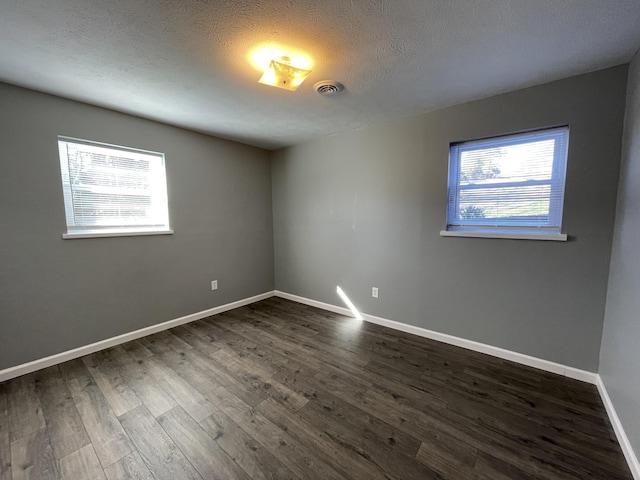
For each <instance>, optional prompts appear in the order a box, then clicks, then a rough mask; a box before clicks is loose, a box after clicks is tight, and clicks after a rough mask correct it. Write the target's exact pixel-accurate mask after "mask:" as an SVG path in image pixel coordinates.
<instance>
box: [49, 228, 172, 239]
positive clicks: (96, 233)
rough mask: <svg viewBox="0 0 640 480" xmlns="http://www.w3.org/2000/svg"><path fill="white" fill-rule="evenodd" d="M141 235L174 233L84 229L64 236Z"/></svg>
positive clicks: (170, 233) (63, 236) (68, 237)
mask: <svg viewBox="0 0 640 480" xmlns="http://www.w3.org/2000/svg"><path fill="white" fill-rule="evenodd" d="M141 235H173V230H138V231H127V230H93V231H91V230H82V231H78V232H69V233H63V234H62V238H63V239H65V240H73V239H76V238H99V237H138V236H141Z"/></svg>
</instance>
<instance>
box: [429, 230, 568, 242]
mask: <svg viewBox="0 0 640 480" xmlns="http://www.w3.org/2000/svg"><path fill="white" fill-rule="evenodd" d="M440 236H441V237H474V238H507V239H510V240H551V241H555V242H566V241H567V235H566V234H565V233H507V232H479V231H476V232H473V231H461V230H442V231H441V232H440Z"/></svg>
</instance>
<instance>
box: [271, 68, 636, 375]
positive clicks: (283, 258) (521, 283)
mask: <svg viewBox="0 0 640 480" xmlns="http://www.w3.org/2000/svg"><path fill="white" fill-rule="evenodd" d="M626 73H627V67H626V66H621V67H616V68H613V69H608V70H604V71H600V72H596V73H592V74H588V75H582V76H578V77H573V78H570V79H566V80H562V81H558V82H554V83H550V84H546V85H542V86H537V87H533V88H528V89H525V90H520V91H516V92H512V93H508V94H504V95H499V96H496V97H492V98H487V99H484V100H480V101H476V102H472V103H467V104H463V105H459V106H456V107H452V108H448V109H444V110H440V111H436V112H432V113H429V114H425V115H423V116H419V117H414V118H410V119H406V120H404V121H400V122H396V123H392V124H388V125H384V126H382V127H379V128H370V129H366V130H361V131H354V132H350V133H346V134H343V135H338V136H333V137H329V138H326V139H323V140H319V141H314V142H311V143H307V144H303V145H299V146H295V147H291V148H287V149H283V150H279V151H277V152H274V154H273V157H272V158H273V162H272V179H273V186H274V189H273V205H274V235H275V265H276V288H277V289H279V290H283V291H285V292H289V293H293V294H297V295H301V296H304V297H308V298H312V299H316V300H319V301H323V302H327V303H332V304H340V303H341V302H340V300H339V298H338V297H337V295H336V293H335V288H336V285H340V286H342V288H343V289H344V290H345V291H346V293H347V294H348V295H349V296H350V297H351V299H352V300H353V302H354V303H355V304H356V306H358V307H359V308H360V309H361V310H362V311H364V312H366V313H369V314H373V315H377V316H381V317H385V318H389V319H393V320H397V321H400V322H405V323H407V324H411V325H416V326H420V327H424V328H427V329H431V330H435V331H438V332H444V333H448V334H451V335H456V336H459V337H463V338H467V339H471V340H476V341H479V342H483V343H487V344H490V345H495V346H498V347H502V348H506V349H509V350H514V351H517V352H521V353H524V354H529V355H533V356H536V357H540V358H544V359H547V360H551V361H555V362H559V363H562V364H566V365H570V366H574V367H578V368H582V369H585V370H589V371H593V372H595V371H597V369H598V359H599V351H600V340H601V334H602V320H603V315H604V305H605V296H606V288H607V274H608V268H609V259H610V248H611V239H612V232H613V221H614V211H615V202H616V188H617V183H618V170H619V162H620V140H621V136H622V122H623V115H624V101H625V87H626ZM562 124H569V125H570V127H571V134H570V147H569V160H568V174H567V175H568V177H567V184H566V198H565V213H564V231H565V232H567V233H568V234H569V235H570V237H571V241H570V242H567V243H561V242H543V241H525V240H499V239H478V238H445V237H440V235H439V232H440V230H441V229H443V228H444V226H445V210H446V198H447V163H448V149H449V143H450V142H454V141H460V140H467V139H473V138H478V137H485V136H491V135H498V134H502V133H507V132H514V131H519V130H525V129H531V128H538V127H544V126H552V125H562ZM372 286H377V287H379V288H380V298H379V299H377V300H376V299H373V298H371V287H372Z"/></svg>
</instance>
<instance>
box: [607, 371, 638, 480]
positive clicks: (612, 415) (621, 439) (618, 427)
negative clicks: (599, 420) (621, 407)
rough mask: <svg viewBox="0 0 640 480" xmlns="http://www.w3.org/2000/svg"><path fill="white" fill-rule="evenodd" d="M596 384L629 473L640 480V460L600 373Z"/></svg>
mask: <svg viewBox="0 0 640 480" xmlns="http://www.w3.org/2000/svg"><path fill="white" fill-rule="evenodd" d="M596 385H597V387H598V392H600V397H601V398H602V403H604V408H605V409H606V410H607V415H609V420H610V421H611V426H612V427H613V431H614V432H616V437H617V438H618V443H619V444H620V448H621V449H622V453H624V458H626V459H627V463H628V464H629V469H630V470H631V475H633V478H634V480H640V461H638V457H637V456H636V454H635V452H634V451H633V447H632V446H631V442H629V437H627V434H626V433H625V431H624V427H623V426H622V422H620V418H619V417H618V413H617V412H616V409H615V408H614V406H613V402H612V401H611V397H609V392H607V388H606V387H605V385H604V382H603V381H602V377H600V375H598V381H597V382H596Z"/></svg>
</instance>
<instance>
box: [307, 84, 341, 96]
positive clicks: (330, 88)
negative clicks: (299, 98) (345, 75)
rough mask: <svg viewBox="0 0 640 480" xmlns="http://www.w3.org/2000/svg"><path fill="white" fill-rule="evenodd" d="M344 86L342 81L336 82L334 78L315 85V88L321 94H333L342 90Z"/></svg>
mask: <svg viewBox="0 0 640 480" xmlns="http://www.w3.org/2000/svg"><path fill="white" fill-rule="evenodd" d="M343 88H344V87H343V86H342V84H341V83H340V82H334V81H333V80H323V81H322V82H318V83H316V84H315V85H314V86H313V89H314V90H315V91H316V92H318V93H319V94H320V95H327V96H328V95H333V94H336V93H338V92H339V91H341V90H342V89H343Z"/></svg>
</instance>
